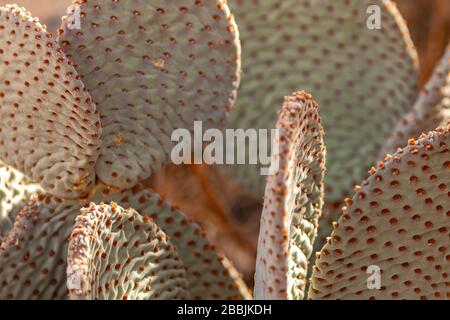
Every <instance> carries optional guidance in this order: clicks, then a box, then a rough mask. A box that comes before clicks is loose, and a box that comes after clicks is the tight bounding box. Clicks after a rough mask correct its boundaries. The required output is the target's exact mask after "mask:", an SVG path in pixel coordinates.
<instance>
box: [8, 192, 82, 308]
mask: <svg viewBox="0 0 450 320" xmlns="http://www.w3.org/2000/svg"><path fill="white" fill-rule="evenodd" d="M78 212H79V204H78V202H77V201H76V200H67V201H64V202H63V201H60V200H58V199H56V198H55V197H50V196H47V197H44V196H39V197H35V198H34V201H32V202H31V203H30V204H29V205H28V206H26V207H25V208H24V209H23V210H22V211H21V212H20V213H19V214H18V215H17V217H16V221H15V224H14V227H13V229H12V230H11V232H10V233H9V234H8V235H7V236H6V237H5V238H4V239H3V241H2V242H1V244H0V299H26V300H29V299H32V300H37V299H65V298H66V297H67V294H68V290H67V287H66V261H67V247H68V239H69V236H70V233H71V230H72V227H73V225H74V222H75V218H76V216H77V214H78Z"/></svg>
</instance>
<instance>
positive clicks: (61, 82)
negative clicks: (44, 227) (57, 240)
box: [0, 5, 101, 198]
mask: <svg viewBox="0 0 450 320" xmlns="http://www.w3.org/2000/svg"><path fill="white" fill-rule="evenodd" d="M0 26H1V27H0V41H1V42H2V48H1V49H0V62H1V63H0V77H1V79H2V81H1V82H0V105H1V107H0V159H2V160H3V161H4V162H5V163H7V164H9V165H11V166H13V167H14V168H16V169H18V170H19V171H21V172H23V173H24V174H26V175H27V176H29V177H30V178H31V179H32V180H34V181H37V182H39V183H40V184H41V185H42V187H43V188H44V189H45V190H48V191H49V192H50V193H52V194H54V195H57V196H60V197H66V198H77V197H79V196H80V195H83V194H85V193H87V192H88V191H89V189H90V188H91V187H92V186H93V183H94V178H95V172H94V169H95V168H94V167H95V162H96V160H97V157H98V154H99V148H100V136H101V128H100V116H99V115H98V113H97V110H96V106H95V104H94V103H93V101H92V99H91V97H90V96H89V94H88V93H87V92H86V89H85V88H84V85H83V83H82V82H81V81H80V79H79V76H78V74H77V72H76V70H75V69H74V68H73V66H72V65H71V62H70V61H69V60H68V59H67V58H66V57H65V55H64V54H63V53H62V50H61V48H60V47H59V46H58V45H57V44H56V42H55V41H54V40H53V38H52V36H51V34H50V33H48V32H47V31H46V30H45V28H44V26H42V25H41V24H40V23H39V21H38V20H37V19H35V18H32V17H31V16H30V14H29V13H28V12H27V11H25V9H23V8H19V7H17V6H16V5H8V6H6V7H0Z"/></svg>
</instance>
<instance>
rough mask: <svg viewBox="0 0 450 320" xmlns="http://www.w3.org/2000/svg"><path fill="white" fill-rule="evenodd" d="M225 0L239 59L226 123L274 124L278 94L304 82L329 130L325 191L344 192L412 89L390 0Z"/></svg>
mask: <svg viewBox="0 0 450 320" xmlns="http://www.w3.org/2000/svg"><path fill="white" fill-rule="evenodd" d="M229 5H230V8H231V10H232V12H233V14H235V18H236V22H237V23H238V25H239V32H240V39H241V42H242V62H243V64H242V85H241V87H240V89H239V95H238V100H237V105H238V106H239V108H236V110H235V111H233V112H232V113H231V115H230V121H231V126H232V127H243V128H273V127H274V126H275V122H276V118H277V117H276V113H277V111H278V110H277V109H276V106H277V105H278V102H279V100H280V99H281V98H282V96H284V95H287V94H289V93H291V92H294V91H297V90H305V91H307V92H310V93H311V94H312V95H313V96H314V98H315V100H316V102H317V103H318V104H319V105H320V106H321V117H322V119H323V125H324V129H325V131H326V132H327V135H326V136H325V144H326V145H327V167H328V168H327V175H326V177H325V188H326V194H327V196H326V201H327V202H334V201H340V200H342V194H343V193H346V192H349V191H351V190H352V186H353V185H354V183H357V182H359V181H361V180H362V179H363V178H364V174H365V172H367V170H368V169H369V168H370V166H371V165H372V164H373V159H375V158H376V156H377V154H378V152H379V151H380V147H381V145H382V144H383V143H384V142H385V140H386V139H387V138H388V137H389V135H390V134H391V133H392V131H393V129H394V128H395V125H396V124H397V123H398V122H399V121H400V119H401V117H402V116H403V114H405V113H406V112H408V111H409V110H410V109H411V108H412V106H413V103H414V101H415V98H416V87H417V78H418V77H417V74H418V72H417V69H418V68H417V55H416V52H415V51H414V49H413V45H412V41H411V39H410V37H409V34H408V32H407V29H406V25H405V23H404V22H403V20H402V18H401V17H400V15H399V13H398V11H397V9H396V8H395V6H394V4H393V3H392V2H391V1H388V0H339V1H336V0H284V1H277V0H260V1H249V0H230V1H229ZM373 8H375V11H373ZM368 9H370V10H369V11H368ZM368 12H369V13H368ZM377 13H380V19H379V20H380V22H381V28H380V29H373V30H372V27H377V26H376V22H377V21H376V20H377V19H376V18H377ZM369 27H370V28H369ZM261 182H262V180H261ZM243 183H244V185H246V182H245V181H243Z"/></svg>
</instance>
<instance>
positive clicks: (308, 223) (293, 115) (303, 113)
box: [255, 92, 325, 299]
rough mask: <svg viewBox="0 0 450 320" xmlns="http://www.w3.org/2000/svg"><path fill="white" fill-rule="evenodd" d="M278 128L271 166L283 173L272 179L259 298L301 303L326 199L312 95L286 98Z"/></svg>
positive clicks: (259, 270) (258, 263) (319, 127)
mask: <svg viewBox="0 0 450 320" xmlns="http://www.w3.org/2000/svg"><path fill="white" fill-rule="evenodd" d="M277 129H279V135H278V137H277V142H278V144H279V150H273V155H272V163H273V164H274V163H278V166H279V168H272V169H274V174H273V175H271V176H269V177H268V180H267V187H266V194H265V197H264V208H263V213H262V218H261V230H260V238H259V244H258V257H257V261H256V270H257V271H256V274H255V282H256V287H255V298H257V299H302V298H303V295H304V291H305V286H306V280H307V279H306V273H307V263H308V259H309V257H310V256H311V254H312V249H313V242H314V238H315V236H316V234H317V227H318V219H319V216H320V214H321V210H322V206H323V195H324V194H323V177H324V172H325V147H324V144H323V128H322V123H321V119H320V116H319V112H318V107H317V104H316V103H315V102H314V100H312V97H311V95H309V94H307V93H304V92H297V93H295V94H293V96H291V97H286V98H285V102H284V105H283V107H282V109H281V113H280V116H279V120H278V124H277Z"/></svg>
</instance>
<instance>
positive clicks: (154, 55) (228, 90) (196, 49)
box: [58, 0, 240, 188]
mask: <svg viewBox="0 0 450 320" xmlns="http://www.w3.org/2000/svg"><path fill="white" fill-rule="evenodd" d="M74 4H75V5H78V6H79V9H80V11H81V25H83V26H84V27H83V28H82V30H76V29H75V30H71V29H69V28H68V27H67V24H66V23H64V22H63V27H62V30H61V31H60V35H59V38H58V42H59V44H60V45H61V46H62V47H63V48H64V52H65V53H66V54H67V55H68V56H69V57H70V58H71V59H72V60H73V61H74V63H75V66H76V68H77V70H78V72H79V73H80V75H81V78H82V79H83V82H84V83H85V84H86V86H87V88H88V89H89V90H90V92H91V94H92V97H93V98H94V100H95V102H96V104H97V107H98V109H99V111H100V114H101V122H102V128H103V138H102V145H101V150H100V157H99V159H98V161H97V164H96V173H97V175H98V177H99V179H100V180H101V181H102V182H104V183H106V184H108V185H113V186H117V187H120V188H128V187H132V186H133V185H135V184H136V183H138V182H139V181H141V180H143V179H146V178H148V177H149V176H150V174H151V173H153V172H154V171H155V170H157V169H159V167H160V166H161V165H162V164H164V163H167V162H168V161H170V158H169V155H170V151H171V148H172V146H173V143H172V141H171V134H172V131H173V130H175V129H178V128H187V129H191V128H193V125H194V120H202V121H204V122H205V126H206V125H209V126H217V125H220V124H223V122H224V121H225V118H226V115H227V114H228V112H229V111H230V110H231V109H232V107H233V106H234V102H235V98H236V90H237V86H238V84H239V76H240V46H239V42H238V33H237V27H236V25H235V23H234V20H233V17H232V16H231V15H230V12H229V9H228V6H227V5H226V4H225V2H223V1H197V2H195V1H190V0H169V1H167V0H164V1H163V0H154V1H148V0H137V1H136V0H134V1H109V2H108V1H102V0H77V1H74ZM142 150H148V151H149V152H142Z"/></svg>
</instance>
